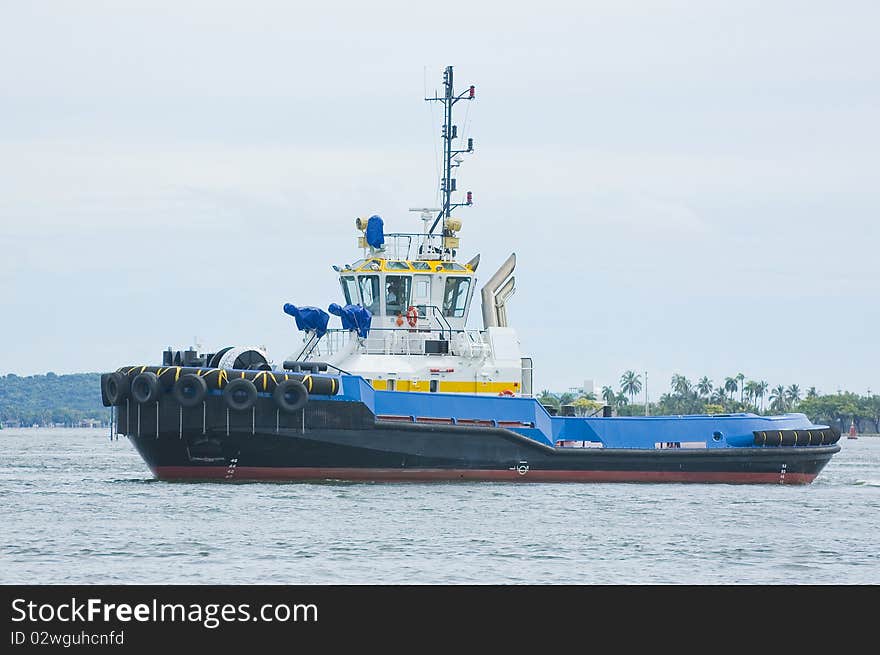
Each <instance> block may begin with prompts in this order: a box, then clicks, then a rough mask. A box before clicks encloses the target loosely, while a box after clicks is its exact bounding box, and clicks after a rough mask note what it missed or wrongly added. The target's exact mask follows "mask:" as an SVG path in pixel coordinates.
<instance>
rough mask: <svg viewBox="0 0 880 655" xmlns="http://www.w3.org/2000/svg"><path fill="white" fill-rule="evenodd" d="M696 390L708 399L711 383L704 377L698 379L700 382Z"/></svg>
mask: <svg viewBox="0 0 880 655" xmlns="http://www.w3.org/2000/svg"><path fill="white" fill-rule="evenodd" d="M697 390H698V391H699V392H700V395H701V396H706V397H707V398H708V397H709V395H710V394H711V393H712V381H711V380H710V379H709V378H708V377H706V376H705V375H704V376H703V377H701V378H700V381H699V382H697Z"/></svg>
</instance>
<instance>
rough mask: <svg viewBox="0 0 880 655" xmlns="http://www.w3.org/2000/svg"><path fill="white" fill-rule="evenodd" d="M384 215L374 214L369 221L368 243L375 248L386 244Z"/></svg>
mask: <svg viewBox="0 0 880 655" xmlns="http://www.w3.org/2000/svg"><path fill="white" fill-rule="evenodd" d="M382 225H383V224H382V217H381V216H377V215H375V214H374V215H373V216H370V218H369V220H368V221H367V231H366V237H367V243H368V244H369V245H370V246H371V247H373V248H381V247H382V246H383V245H384V244H385V233H384V231H383V229H382Z"/></svg>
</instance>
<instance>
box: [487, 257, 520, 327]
mask: <svg viewBox="0 0 880 655" xmlns="http://www.w3.org/2000/svg"><path fill="white" fill-rule="evenodd" d="M515 266H516V253H511V255H510V257H508V258H507V260H506V261H505V262H504V263H503V264H502V265H501V268H499V269H498V271H496V273H495V275H493V276H492V277H491V278H490V279H489V281H488V282H486V284H485V286H483V288H482V290H481V291H480V294H481V295H482V298H483V328H484V329H485V328H490V327H507V307H506V305H507V301H508V300H509V299H510V297H511V296H512V295H513V292H514V291H516V289H515V287H514V284H515V280H516V278H514V277H512V273H513V268H514V267H515Z"/></svg>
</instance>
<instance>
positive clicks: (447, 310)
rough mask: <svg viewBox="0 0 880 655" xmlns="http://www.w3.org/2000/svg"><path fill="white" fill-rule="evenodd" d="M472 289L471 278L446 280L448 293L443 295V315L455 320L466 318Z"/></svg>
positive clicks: (449, 278)
mask: <svg viewBox="0 0 880 655" xmlns="http://www.w3.org/2000/svg"><path fill="white" fill-rule="evenodd" d="M470 289H471V279H470V278H469V277H448V278H446V292H445V293H444V294H443V315H444V316H451V317H453V318H461V317H462V316H464V310H465V306H466V305H467V299H468V292H469V291H470Z"/></svg>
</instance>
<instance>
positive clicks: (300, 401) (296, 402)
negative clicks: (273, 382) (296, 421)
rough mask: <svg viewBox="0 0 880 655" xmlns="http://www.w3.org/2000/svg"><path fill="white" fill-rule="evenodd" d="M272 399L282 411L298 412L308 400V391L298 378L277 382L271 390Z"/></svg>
mask: <svg viewBox="0 0 880 655" xmlns="http://www.w3.org/2000/svg"><path fill="white" fill-rule="evenodd" d="M272 399H273V400H274V401H275V404H276V405H277V406H278V409H280V410H281V411H282V412H286V413H288V414H292V413H293V412H298V411H299V410H301V409H302V408H303V407H305V406H306V403H307V402H309V392H308V390H307V389H306V385H304V384H303V383H302V382H300V381H299V380H284V381H282V382H279V383H278V385H277V386H276V387H275V391H273V392H272Z"/></svg>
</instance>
